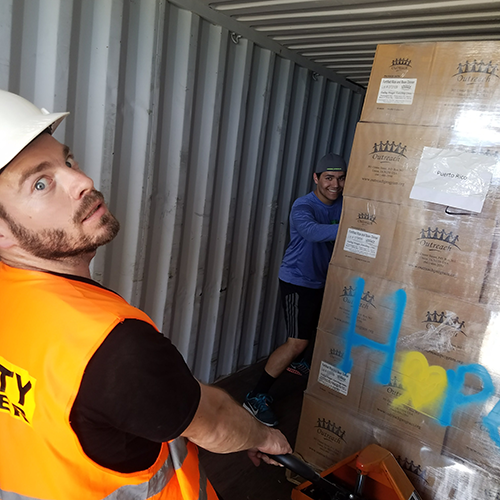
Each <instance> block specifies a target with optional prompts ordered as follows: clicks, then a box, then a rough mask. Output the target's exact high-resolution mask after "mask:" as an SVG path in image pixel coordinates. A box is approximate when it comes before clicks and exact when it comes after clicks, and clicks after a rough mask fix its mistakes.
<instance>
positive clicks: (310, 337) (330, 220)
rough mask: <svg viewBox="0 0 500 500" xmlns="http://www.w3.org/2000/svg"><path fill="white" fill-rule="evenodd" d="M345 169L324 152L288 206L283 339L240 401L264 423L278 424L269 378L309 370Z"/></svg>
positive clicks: (337, 157) (281, 272) (282, 281)
mask: <svg viewBox="0 0 500 500" xmlns="http://www.w3.org/2000/svg"><path fill="white" fill-rule="evenodd" d="M346 170H347V165H346V163H345V161H344V159H343V158H342V157H341V156H340V155H337V154H334V153H328V154H326V155H324V156H323V157H321V159H320V160H319V161H318V163H317V165H316V168H315V170H314V174H313V180H314V183H315V184H316V187H315V189H314V190H313V191H311V192H310V193H309V194H306V195H305V196H302V197H300V198H298V199H297V200H295V202H294V204H293V205H292V210H291V212H290V243H289V244H288V247H287V249H286V251H285V255H284V257H283V260H282V262H281V266H280V270H279V275H278V276H279V285H280V294H281V304H282V308H283V312H284V316H285V326H286V330H287V337H288V338H287V341H286V342H285V343H284V344H282V345H281V346H279V347H278V348H277V349H276V350H275V351H274V352H273V353H271V355H270V356H269V359H268V360H267V362H266V366H265V367H264V370H263V371H262V375H261V377H260V379H259V380H258V382H257V384H256V386H255V387H254V389H253V390H252V391H251V392H249V393H248V394H247V397H246V399H245V401H244V403H243V406H244V408H246V409H247V410H248V411H249V412H250V413H251V414H252V415H254V416H255V418H257V420H259V421H260V422H262V423H263V424H265V425H268V426H270V427H274V426H276V425H277V424H278V418H277V416H276V415H275V413H274V411H273V409H272V408H271V404H270V403H272V397H271V396H270V395H269V391H270V389H271V387H272V385H273V384H274V382H275V380H276V379H277V378H278V377H279V376H280V375H281V373H283V372H284V371H285V369H286V370H288V371H290V372H292V373H294V374H296V375H299V376H302V377H307V376H308V375H309V367H310V362H311V359H310V358H311V357H312V347H313V346H314V339H315V336H316V327H317V325H318V320H319V315H320V311H321V303H322V301H323V292H324V289H325V282H326V274H327V271H328V264H329V262H330V257H331V255H332V250H333V245H334V242H335V240H336V238H337V231H338V227H339V222H340V214H341V212H342V191H343V189H344V181H345V174H346Z"/></svg>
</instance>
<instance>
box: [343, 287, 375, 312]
mask: <svg viewBox="0 0 500 500" xmlns="http://www.w3.org/2000/svg"><path fill="white" fill-rule="evenodd" d="M355 294H356V288H354V287H353V286H351V285H349V286H348V287H347V286H345V287H344V290H343V292H342V295H341V297H352V298H354V295H355ZM374 299H375V295H373V294H371V293H370V292H369V291H368V290H367V291H366V292H364V293H363V294H362V295H361V300H362V301H364V302H366V303H367V304H370V305H371V306H373V307H375V304H374V303H373V301H374Z"/></svg>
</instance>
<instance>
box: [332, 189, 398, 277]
mask: <svg viewBox="0 0 500 500" xmlns="http://www.w3.org/2000/svg"><path fill="white" fill-rule="evenodd" d="M398 212H399V205H395V204H393V203H384V202H380V201H371V200H364V199H361V198H350V197H347V196H344V204H343V208H342V217H341V222H340V226H339V232H338V235H337V240H336V243H335V248H334V251H333V255H332V260H331V263H332V264H334V265H336V266H340V267H345V268H347V269H352V270H354V271H358V272H362V273H363V272H364V273H373V274H376V275H378V276H385V274H386V272H387V268H388V265H389V260H390V254H391V248H392V244H393V238H394V231H395V229H396V223H397V220H398Z"/></svg>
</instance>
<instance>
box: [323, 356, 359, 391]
mask: <svg viewBox="0 0 500 500" xmlns="http://www.w3.org/2000/svg"><path fill="white" fill-rule="evenodd" d="M318 382H319V383H320V384H323V385H326V386H327V387H329V388H330V389H333V390H334V391H336V392H340V394H343V395H344V396H347V393H348V392H349V384H350V383H351V374H350V373H344V372H343V371H342V370H339V369H338V368H336V367H335V366H333V365H330V364H329V363H325V362H324V361H322V362H321V367H320V369H319V375H318Z"/></svg>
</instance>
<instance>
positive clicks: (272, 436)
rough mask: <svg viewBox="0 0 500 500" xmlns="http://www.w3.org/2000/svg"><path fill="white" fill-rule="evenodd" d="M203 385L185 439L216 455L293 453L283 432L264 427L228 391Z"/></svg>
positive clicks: (184, 434) (185, 432) (184, 433)
mask: <svg viewBox="0 0 500 500" xmlns="http://www.w3.org/2000/svg"><path fill="white" fill-rule="evenodd" d="M200 386H201V399H200V404H199V407H198V410H197V412H196V415H195V417H194V419H193V421H192V422H191V424H190V425H189V426H188V428H187V429H186V430H185V431H184V432H183V433H182V435H183V436H184V437H187V438H188V439H189V440H190V441H192V442H193V443H195V444H197V445H199V446H201V447H202V448H205V449H207V450H209V451H212V452H214V453H231V452H236V451H242V450H248V449H250V448H257V449H259V450H261V451H263V452H267V453H273V454H280V453H288V452H289V451H291V450H290V449H289V446H288V443H287V441H286V439H285V438H284V436H283V435H282V434H281V433H280V432H279V431H277V430H275V429H270V428H268V427H266V426H264V425H262V424H261V423H260V422H258V421H257V420H256V419H255V418H254V417H253V416H252V415H250V413H248V412H247V411H246V410H245V409H244V408H243V407H242V406H241V405H239V404H238V403H237V402H236V401H235V400H234V399H233V398H231V396H229V394H227V393H226V392H225V391H222V390H221V389H218V388H216V387H213V386H207V385H204V384H200Z"/></svg>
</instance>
